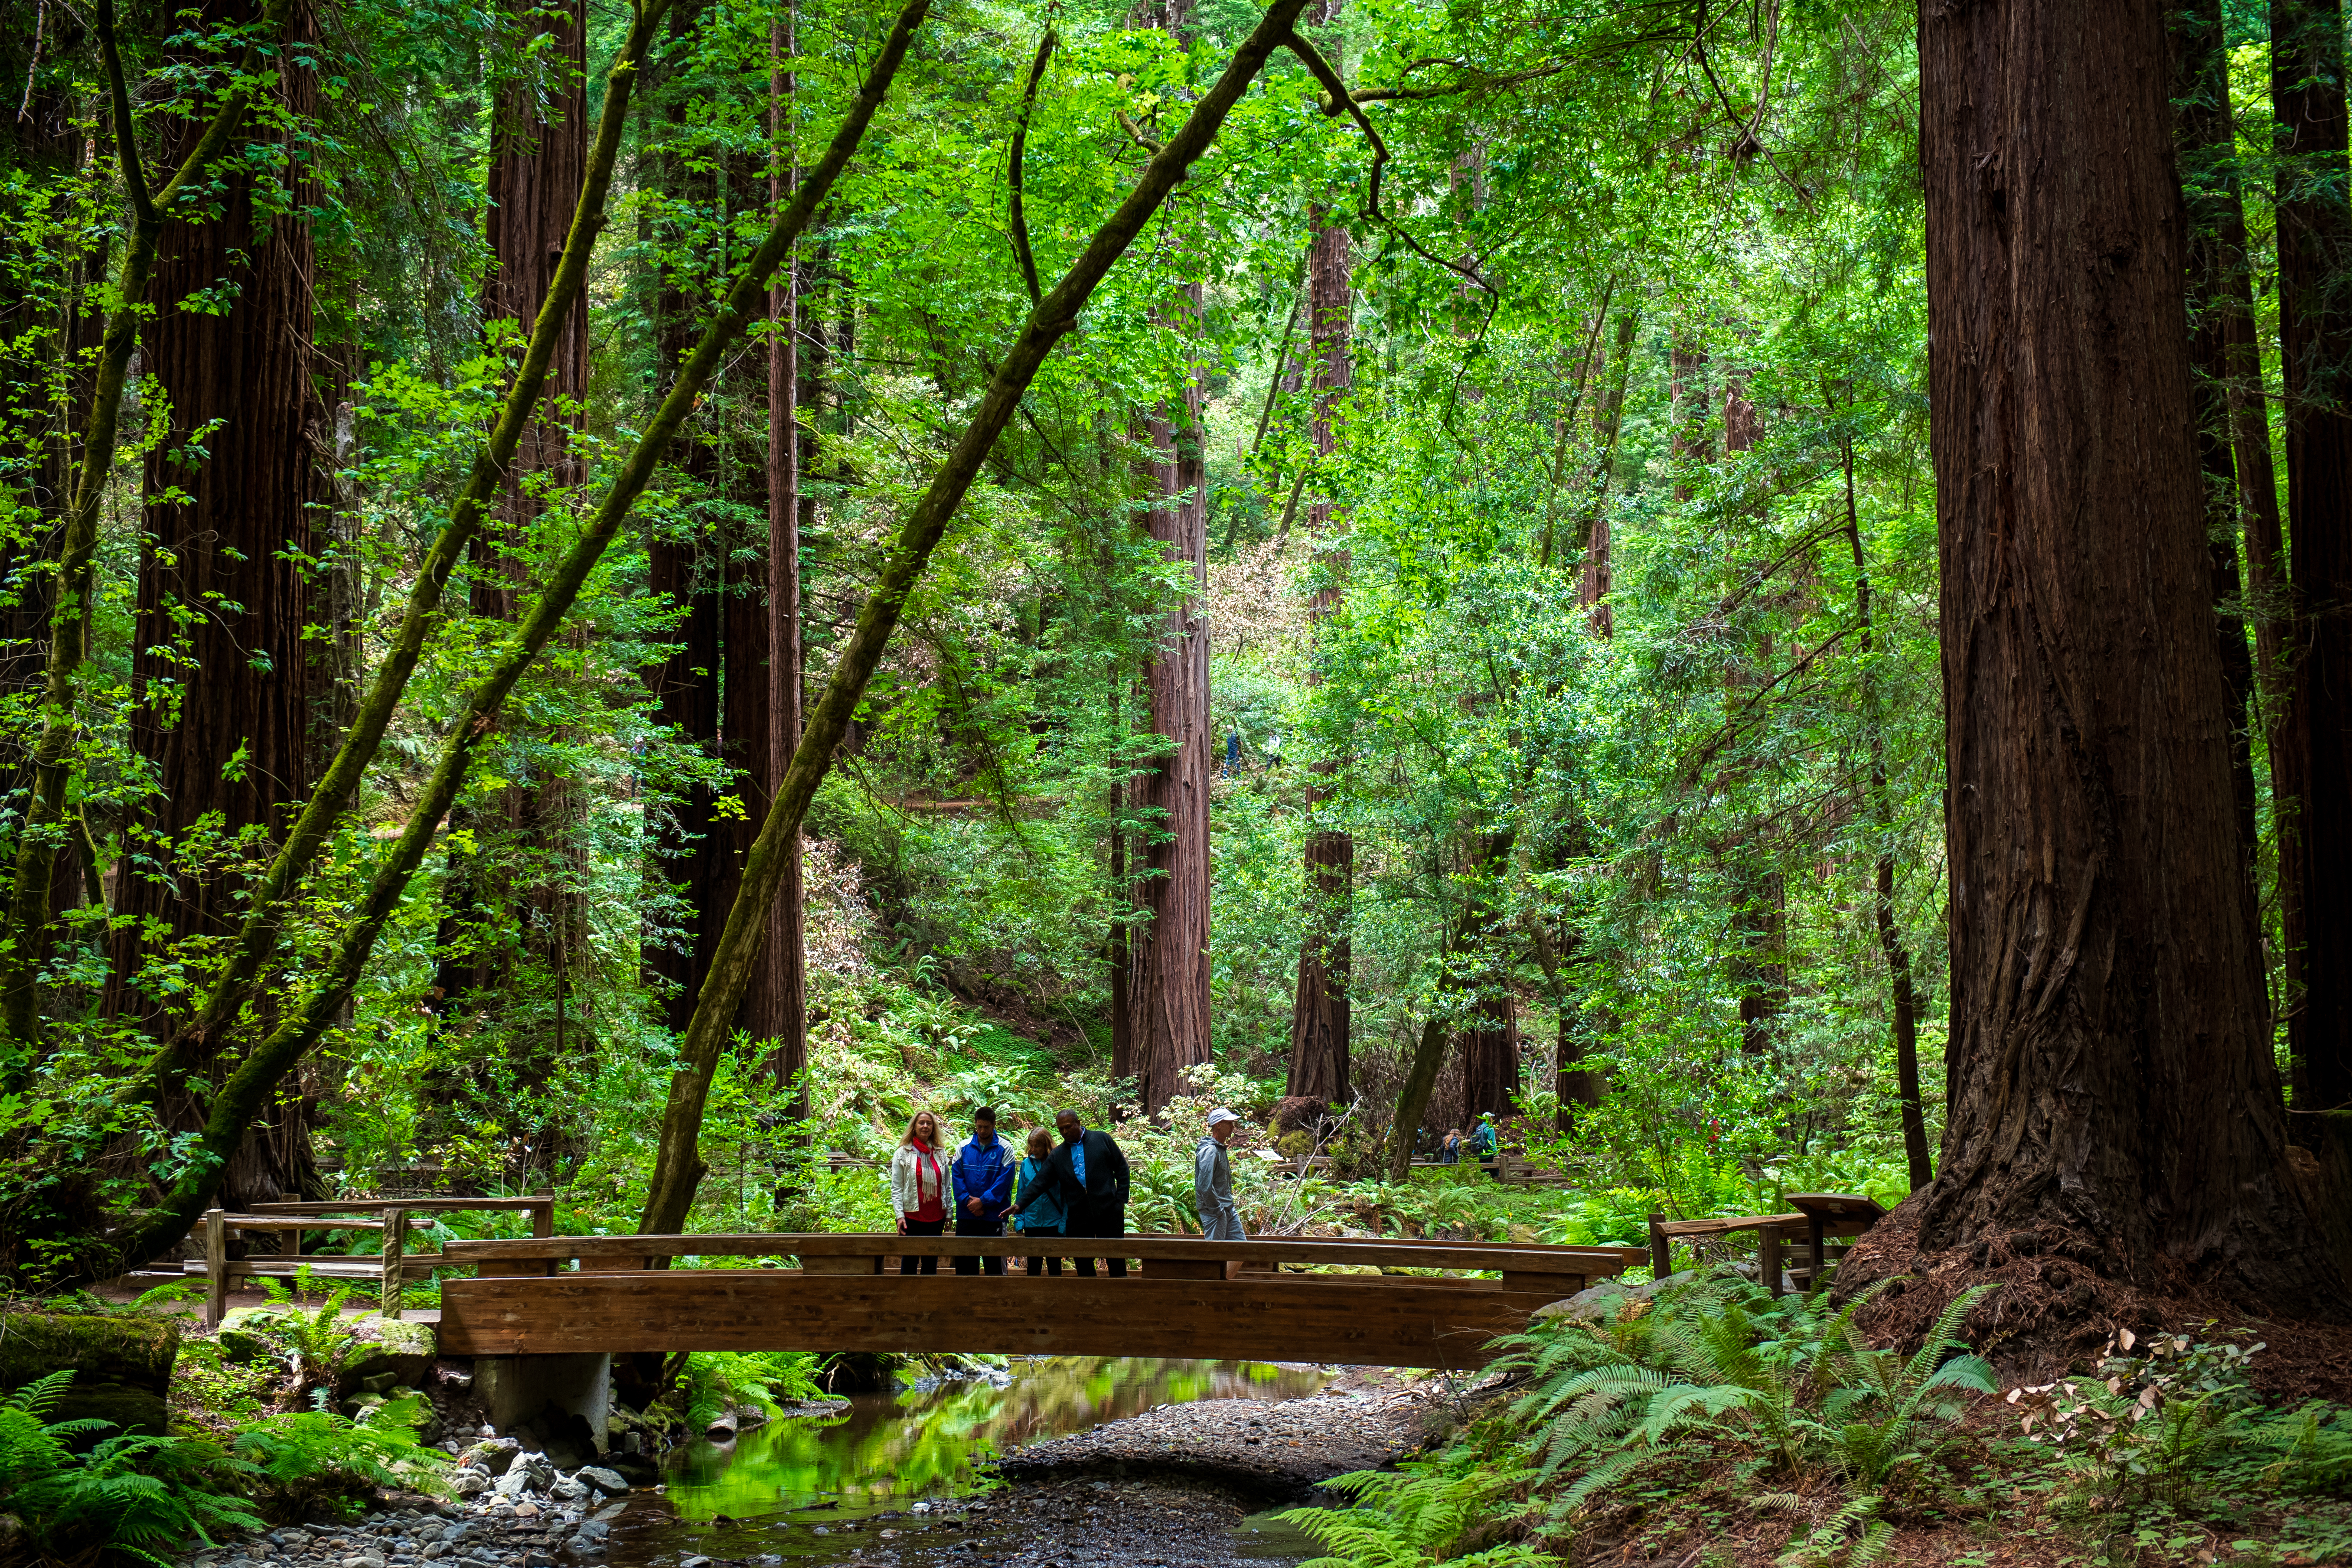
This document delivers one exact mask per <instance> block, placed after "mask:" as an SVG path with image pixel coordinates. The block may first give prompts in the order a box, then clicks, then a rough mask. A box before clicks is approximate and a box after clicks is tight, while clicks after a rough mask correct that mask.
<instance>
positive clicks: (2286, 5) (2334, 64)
mask: <svg viewBox="0 0 2352 1568" xmlns="http://www.w3.org/2000/svg"><path fill="white" fill-rule="evenodd" d="M2271 49H2272V85H2271V93H2272V101H2273V109H2274V111H2275V113H2276V116H2277V120H2278V124H2279V132H2280V138H2281V145H2280V152H2281V154H2282V158H2283V162H2282V164H2281V167H2280V173H2279V187H2280V188H2279V200H2278V205H2277V213H2278V255H2279V335H2280V338H2281V340H2282V345H2283V349H2284V354H2283V358H2284V370H2285V373H2286V393H2287V397H2286V484H2287V519H2286V521H2287V535H2288V539H2289V542H2290V548H2291V550H2292V552H2293V556H2292V561H2291V575H2292V577H2293V579H2294V595H2295V597H2296V599H2297V600H2298V601H2299V604H2298V605H2297V606H2296V608H2297V610H2298V611H2299V613H2298V614H2297V616H2296V617H2295V619H2294V637H2293V640H2292V644H2291V646H2292V647H2294V650H2295V656H2296V657H2295V662H2294V671H2293V696H2292V700H2291V704H2290V709H2289V716H2288V721H2287V734H2286V737H2285V739H2286V750H2287V752H2288V753H2289V754H2290V756H2291V758H2292V760H2293V764H2294V768H2295V769H2296V770H2297V772H2298V773H2299V774H2300V776H2299V777H2297V778H2295V779H2294V781H2292V782H2293V783H2294V784H2296V785H2298V786H2299V795H2298V802H2297V804H2299V805H2300V807H2301V810H2300V812H2299V814H2298V815H2296V816H2294V818H2293V819H2292V823H2291V826H2292V830H2293V831H2292V833H2291V834H2289V833H2287V832H2282V834H2281V841H2282V847H2283V849H2284V852H2285V853H2286V854H2287V855H2290V856H2292V857H2293V858H2292V859H2291V860H2290V861H2289V863H2290V864H2293V865H2294V866H2296V867H2297V868H2298V869H2299V871H2300V873H2301V875H2300V879H2299V880H2300V882H2301V887H2300V889H2299V897H2298V898H2297V899H2296V900H2295V906H2294V912H2295V913H2296V914H2297V915H2298V916H2299V917H2300V919H2301V922H2302V931H2301V933H2300V934H2301V936H2302V942H2301V943H2300V946H2301V948H2302V954H2301V957H2302V979H2303V983H2304V992H2303V998H2302V1006H2301V1009H2300V1011H2299V1013H2297V1014H2294V1015H2290V1017H2291V1020H2292V1021H2291V1023H2290V1026H2289V1037H2290V1044H2291V1048H2292V1051H2293V1054H2294V1060H2295V1065H2296V1068H2297V1073H2296V1079H2297V1083H2296V1095H2295V1109H2296V1110H2299V1111H2303V1112H2305V1113H2306V1115H2305V1117H2303V1118H2302V1119H2301V1125H2300V1126H2299V1127H2298V1129H2297V1131H2298V1133H2299V1135H2302V1136H2304V1137H2305V1138H2306V1140H2307V1141H2309V1142H2312V1143H2314V1144H2315V1146H2321V1147H2326V1144H2327V1142H2328V1140H2326V1137H2325V1133H2326V1131H2327V1129H2329V1128H2330V1127H2331V1126H2336V1127H2340V1126H2341V1125H2342V1123H2341V1122H2340V1121H2330V1120H2328V1119H2326V1118H2324V1117H2322V1116H2320V1115H2319V1114H2317V1113H2318V1112H2322V1111H2326V1110H2336V1109H2341V1108H2344V1107H2347V1106H2352V899H2347V897H2346V896H2345V890H2346V889H2347V888H2352V383H2347V377H2352V277H2347V269H2352V205H2347V201H2346V195H2345V146H2346V142H2347V117H2346V110H2345V97H2344V16H2343V8H2342V6H2341V5H2339V4H2336V0H2276V3H2274V4H2273V6H2272V10H2271ZM2283 816H2284V814H2283ZM2290 940H2292V939H2290ZM2347 1149H2352V1139H2339V1140H2337V1141H2336V1146H2335V1147H2334V1148H2333V1149H2332V1150H2331V1151H2330V1154H2331V1158H2330V1160H2329V1162H2328V1163H2329V1164H2330V1165H2331V1166H2332V1167H2333V1172H2334V1178H2335V1179H2336V1181H2338V1182H2340V1183H2344V1184H2347V1185H2352V1157H2347ZM2341 1200H2342V1190H2341V1189H2340V1188H2339V1191H2338V1194H2337V1199H2336V1202H2337V1203H2338V1204H2340V1203H2341Z"/></svg>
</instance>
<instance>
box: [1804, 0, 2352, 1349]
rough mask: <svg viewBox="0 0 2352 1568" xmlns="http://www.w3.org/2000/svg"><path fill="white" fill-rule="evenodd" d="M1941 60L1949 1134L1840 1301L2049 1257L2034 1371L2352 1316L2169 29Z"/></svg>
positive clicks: (2071, 31)
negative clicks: (2296, 972) (2181, 1290)
mask: <svg viewBox="0 0 2352 1568" xmlns="http://www.w3.org/2000/svg"><path fill="white" fill-rule="evenodd" d="M1919 39H1920V61H1921V101H1922V115H1921V128H1922V129H1921V153H1920V158H1921V163H1922V170H1923V174H1924V184H1925V187H1926V191H1927V284H1928V304H1929V310H1930V319H1931V321H1932V325H1933V338H1932V342H1933V344H1934V347H1933V350H1932V354H1931V359H1930V398H1931V408H1932V423H1931V432H1930V434H1931V446H1932V449H1933V454H1934V460H1935V468H1936V481H1937V525H1938V531H1939V539H1940V544H1941V553H1942V611H1941V628H1942V643H1943V654H1944V681H1945V714H1946V722H1945V734H1946V749H1947V753H1948V768H1949V787H1948V801H1949V805H1948V816H1947V824H1946V834H1947V844H1948V864H1949V866H1950V878H1951V888H1952V892H1951V914H1950V926H1951V987H1952V1008H1951V1027H1950V1046H1949V1054H1948V1084H1949V1087H1948V1108H1949V1109H1948V1121H1947V1126H1946V1130H1945V1134H1944V1146H1943V1158H1942V1161H1941V1169H1940V1170H1939V1171H1938V1173H1937V1178H1936V1181H1935V1183H1934V1184H1933V1185H1931V1186H1930V1187H1929V1188H1928V1189H1927V1191H1926V1192H1925V1193H1922V1194H1916V1195H1915V1196H1914V1197H1913V1198H1911V1199H1910V1200H1908V1202H1907V1203H1906V1208H1912V1209H1914V1210H1915V1211H1916V1232H1914V1234H1915V1235H1916V1254H1917V1255H1914V1254H1913V1252H1912V1251H1911V1250H1910V1249H1908V1248H1906V1247H1904V1246H1903V1245H1902V1242H1901V1240H1900V1239H1899V1238H1901V1237H1904V1236H1905V1235H1906V1232H1912V1231H1913V1227H1910V1226H1902V1225H1895V1226H1886V1227H1883V1228H1882V1230H1881V1231H1880V1232H1878V1233H1875V1234H1874V1237H1865V1238H1864V1243H1863V1244H1862V1245H1861V1246H1859V1247H1857V1248H1856V1251H1855V1253H1854V1255H1853V1259H1851V1260H1850V1261H1849V1263H1848V1264H1847V1266H1846V1267H1845V1268H1843V1269H1842V1270H1841V1271H1840V1274H1839V1279H1838V1289H1839V1290H1840V1292H1841V1293H1842V1294H1845V1295H1851V1294H1853V1292H1854V1291H1855V1290H1856V1289H1858V1288H1860V1287H1862V1286H1864V1285H1866V1284H1868V1283H1870V1282H1871V1281H1873V1280H1874V1279H1882V1278H1885V1277H1887V1276H1889V1275H1892V1274H1896V1273H1904V1272H1913V1273H1916V1274H1920V1275H1923V1276H1926V1275H1927V1268H1931V1267H1932V1266H1933V1262H1934V1261H1938V1260H1940V1259H1939V1258H1938V1256H1937V1255H1944V1256H1948V1257H1949V1258H1952V1259H1953V1260H1954V1261H1958V1262H1960V1263H1961V1264H1962V1267H1960V1268H1952V1269H1949V1270H1948V1271H1946V1272H1945V1273H1943V1274H1940V1275H1934V1276H1927V1277H1928V1278H1931V1279H1934V1280H1935V1281H1936V1282H1935V1283H1933V1284H1930V1285H1927V1287H1925V1288H1924V1289H1921V1288H1915V1289H1913V1290H1912V1291H1911V1292H1909V1293H1908V1294H1906V1296H1905V1297H1904V1298H1902V1299H1901V1302H1900V1304H1899V1309H1889V1310H1901V1311H1902V1313H1903V1314H1904V1316H1905V1317H1906V1319H1911V1320H1913V1321H1917V1315H1918V1313H1919V1312H1921V1311H1924V1310H1932V1308H1933V1307H1934V1306H1935V1305H1936V1302H1937V1299H1939V1298H1941V1297H1943V1296H1945V1295H1947V1294H1948V1293H1949V1292H1950V1291H1951V1290H1952V1289H1957V1288H1958V1285H1959V1284H1961V1283H1964V1282H1965V1281H1966V1279H1967V1278H1968V1277H1969V1275H1970V1274H1971V1272H1972V1271H1973V1270H1974V1269H1975V1268H1984V1267H1987V1266H1990V1267H1994V1268H1999V1267H2000V1266H2002V1265H2005V1264H2007V1263H2008V1262H2009V1261H2010V1260H2011V1259H2012V1258H2014V1257H2015V1256H2016V1255H2017V1254H2018V1252H2020V1251H2021V1250H2023V1248H2021V1247H2020V1246H2019V1244H2018V1242H2017V1240H2016V1238H2017V1237H2020V1236H2021V1235H2025V1236H2028V1237H2029V1238H2030V1239H2031V1241H2032V1246H2034V1247H2038V1248H2039V1250H2040V1251H2042V1253H2043V1254H2045V1255H2053V1256H2050V1257H2049V1258H2048V1260H2047V1261H2046V1262H2044V1263H2042V1264H2041V1265H2040V1266H2038V1269H2037V1273H2038V1278H2039V1279H2040V1282H2041V1283H2042V1285H2043V1286H2044V1287H2045V1289H2044V1291H2043V1292H2042V1293H2040V1295H2039V1298H2038V1299H2039V1301H2041V1302H2043V1303H2048V1304H2049V1305H2048V1306H2047V1307H2040V1306H2033V1305H2029V1304H2028V1303H2027V1301H2026V1299H2025V1298H2024V1297H2021V1296H2020V1297H2015V1300H2016V1302H2017V1305H2015V1306H2009V1305H2007V1304H2006V1300H2005V1299H2007V1298H2010V1297H2011V1296H2012V1294H2013V1293H2011V1292H2004V1293H2002V1295H2000V1296H1996V1297H1994V1298H1992V1299H1991V1300H1990V1301H1989V1302H1988V1304H1987V1306H1986V1307H1985V1308H1984V1309H1983V1310H1984V1311H1985V1312H1986V1313H1987V1314H1989V1315H1990V1316H1991V1317H1992V1318H1993V1319H1994V1321H2003V1319H2004V1316H2006V1318H2007V1323H2006V1326H2007V1327H2008V1328H2010V1329H2011V1331H2014V1332H2016V1333H2018V1334H2019V1335H2020V1336H2021V1338H2020V1340H2019V1343H2021V1344H2031V1343H2036V1342H2038V1343H2041V1344H2043V1345H2046V1346H2049V1347H2052V1348H2058V1347H2061V1346H2064V1345H2067V1344H2070V1343H2075V1342H2090V1341H2095V1339H2096V1338H2097V1337H2098V1336H2100V1335H2103V1334H2104V1333H2105V1325H2104V1323H2103V1322H2097V1321H2095V1322H2092V1323H2088V1324H2086V1323H2084V1321H2083V1320H2084V1318H2088V1317H2091V1316H2093V1311H2092V1309H2093V1307H2094V1306H2095V1301H2096V1298H2097V1296H2098V1294H2099V1290H2100V1287H2099V1285H2098V1283H2097V1282H2096V1281H2097V1279H2104V1280H2105V1281H2107V1282H2110V1283H2112V1282H2116V1281H2123V1282H2128V1283H2129V1284H2130V1285H2132V1286H2134V1287H2137V1288H2142V1289H2149V1288H2158V1287H2177V1286H2178V1285H2179V1284H2182V1283H2185V1282H2189V1281H2200V1282H2203V1283H2205V1284H2207V1285H2208V1286H2209V1287H2210V1288H2213V1289H2217V1290H2219V1291H2221V1292H2223V1293H2227V1294H2231V1295H2234V1296H2237V1297H2239V1298H2240V1299H2242V1300H2248V1301H2250V1302H2251V1301H2253V1300H2267V1301H2269V1302H2272V1303H2277V1302H2280V1301H2283V1300H2294V1301H2296V1302H2298V1303H2299V1304H2304V1303H2307V1304H2308V1305H2307V1308H2306V1310H2311V1311H2315V1312H2335V1313H2340V1312H2341V1311H2342V1310H2343V1301H2342V1291H2343V1279H2342V1276H2341V1275H2340V1274H2338V1273H2337V1272H2336V1270H2335V1269H2333V1268H2331V1267H2330V1266H2329V1263H2328V1261H2327V1259H2326V1258H2325V1257H2324V1256H2323V1254H2322V1253H2321V1251H2320V1248H2319V1246H2318V1237H2317V1236H2316V1235H2315V1227H2314V1226H2313V1223H2312V1220H2311V1216H2310V1215H2309V1213H2308V1211H2307V1210H2306V1208H2305V1203H2304V1200H2303V1197H2302V1195H2301V1194H2300V1193H2299V1191H2298V1190H2297V1187H2296V1185H2295V1184H2294V1181H2293V1180H2292V1179H2291V1177H2290V1175H2289V1172H2288V1168H2287V1165H2286V1163H2285V1147H2286V1140H2285V1124H2284V1115H2283V1107H2282V1105H2281V1103H2280V1098H2279V1085H2278V1080H2277V1075H2276V1072H2275V1070H2274V1068H2273V1058H2272V1055H2271V1047H2270V1042H2269V1040H2268V1038H2267V1037H2266V1034H2265V1031H2264V1026H2263V1025H2264V1009H2263V995H2262V975H2261V968H2260V955H2259V952H2258V951H2257V947H2256V937H2255V932H2254V931H2252V930H2251V929H2250V928H2249V926H2248V924H2247V921H2246V918H2245V912H2244V911H2245V904H2244V900H2242V898H2240V897H2239V888H2240V886H2241V880H2240V876H2241V872H2240V866H2239V861H2238V854H2237V826H2236V820H2235V816H2234V812H2233V807H2232V797H2231V783H2230V727H2229V721H2228V714H2227V711H2226V701H2227V692H2226V690H2225V688H2224V685H2223V682H2222V678H2221V666H2220V658H2219V657H2218V655H2217V653H2216V651H2215V647H2214V637H2213V629H2212V605H2211V602H2210V564H2209V563H2208V560H2207V557H2206V551H2205V541H2204V507H2203V503H2202V497H2201V494H2200V485H2199V481H2198V472H2197V459H2196V452H2195V448H2194V446H2193V443H2192V441H2191V439H2190V431H2191V425H2190V395H2189V343H2188V332H2187V330H2186V325H2185V317H2184V300H2183V296H2182V282H2181V279H2182V272H2183V264H2184V261H2185V254H2184V233H2183V230H2184V223H2183V214H2182V208H2181V202H2180V194H2179V184H2178V182H2177V180H2176V179H2175V177H2174V173H2173V167H2172V159H2171V154H2170V148H2171V142H2170V135H2169V132H2170V125H2169V120H2170V109H2169V105H2168V102H2167V99H2166V84H2167V71H2166V68H2165V65H2166V60H2165V43H2166V40H2165V14H2164V10H2163V7H2162V6H2160V5H2156V4H2152V3H2151V0H2126V3H2124V4H2118V5H2105V6H2080V5H2062V4H2057V3H2055V0H1992V3H1989V4H1984V5H1976V6H1971V7H1967V8H1957V9H1956V8H1948V7H1945V6H1941V5H1922V7H1921V11H1920V24H1919ZM1979 1239H1981V1240H1982V1242H1983V1244H1984V1247H1983V1249H1982V1250H1980V1251H1977V1252H1975V1253H1974V1255H1973V1256H1972V1257H1971V1255H1970V1248H1971V1246H1972V1244H1975V1243H1977V1242H1979ZM2062 1260H2063V1261H2062ZM2084 1269H2087V1270H2088V1271H2089V1274H2090V1275H2091V1276H2093V1277H2095V1278H2094V1279H2085V1278H2084V1274H2083V1272H2082V1270H2084ZM2076 1284H2080V1285H2083V1286H2084V1287H2085V1288H2084V1289H2082V1290H2081V1291H2079V1292H2078V1291H2076V1290H2075V1289H2074V1285H2076ZM2061 1285H2064V1286H2065V1287H2066V1292H2067V1293H2066V1294H2065V1295H2063V1296H2061V1295H2058V1294H2057V1293H2056V1290H2055V1289H2052V1288H2054V1287H2058V1286H2061ZM2060 1303H2064V1304H2063V1305H2061V1304H2060ZM2042 1312H2047V1313H2049V1314H2051V1315H2049V1316H2041V1317H2037V1314H2038V1313H2042Z"/></svg>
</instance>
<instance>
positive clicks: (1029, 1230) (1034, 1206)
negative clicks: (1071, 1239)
mask: <svg viewBox="0 0 2352 1568" xmlns="http://www.w3.org/2000/svg"><path fill="white" fill-rule="evenodd" d="M1053 1164H1054V1135H1053V1134H1052V1133H1051V1132H1048V1131H1045V1129H1044V1128H1042V1127H1033V1128H1031V1129H1030V1130H1029V1152H1028V1153H1027V1154H1025V1155H1024V1156H1023V1158H1022V1161H1021V1173H1020V1184H1019V1185H1018V1186H1017V1187H1016V1188H1015V1189H1014V1191H1013V1229H1014V1230H1017V1231H1019V1232H1020V1233H1021V1234H1022V1235H1024V1236H1027V1237H1039V1236H1064V1235H1066V1234H1068V1233H1067V1232H1066V1231H1065V1230H1064V1229H1063V1228H1062V1222H1063V1219H1064V1217H1065V1216H1064V1215H1063V1213H1062V1194H1061V1193H1060V1192H1059V1191H1058V1190H1057V1189H1056V1187H1055V1182H1054V1172H1053ZM1040 1263H1043V1264H1045V1272H1046V1273H1048V1274H1059V1273H1060V1272H1061V1271H1062V1260H1061V1259H1060V1258H1031V1259H1030V1260H1029V1272H1030V1273H1032V1274H1034V1273H1036V1272H1037V1265H1038V1264H1040Z"/></svg>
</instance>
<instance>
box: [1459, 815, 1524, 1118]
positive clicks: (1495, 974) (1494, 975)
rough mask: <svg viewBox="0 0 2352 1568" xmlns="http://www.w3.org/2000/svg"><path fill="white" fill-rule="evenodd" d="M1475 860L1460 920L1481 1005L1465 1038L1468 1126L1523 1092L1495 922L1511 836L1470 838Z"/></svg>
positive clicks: (1513, 1002)
mask: <svg viewBox="0 0 2352 1568" xmlns="http://www.w3.org/2000/svg"><path fill="white" fill-rule="evenodd" d="M1468 842H1469V844H1470V845H1471V847H1472V849H1471V853H1472V854H1473V856H1474V857H1475V861H1476V863H1475V866H1474V867H1473V868H1472V873H1473V880H1472V883H1471V889H1472V890H1471V895H1470V899H1471V901H1470V905H1469V907H1468V908H1467V909H1466V910H1464V912H1463V916H1462V939H1461V942H1459V943H1458V946H1459V948H1460V950H1461V951H1462V952H1464V953H1465V954H1475V957H1476V959H1477V961H1478V963H1480V965H1481V969H1482V973H1480V975H1479V983H1478V1000H1477V1002H1476V1003H1475V1005H1473V1007H1472V1009H1471V1014H1470V1016H1471V1019H1472V1020H1473V1021H1472V1023H1471V1024H1470V1026H1469V1027H1467V1028H1466V1029H1465V1030H1464V1031H1463V1032H1462V1115H1463V1118H1464V1120H1465V1123H1466V1122H1468V1121H1475V1120H1476V1118H1477V1117H1478V1116H1480V1115H1481V1114H1482V1113H1483V1114H1486V1115H1491V1116H1494V1117H1496V1118H1497V1119H1500V1118H1502V1117H1505V1116H1507V1115H1509V1114H1510V1113H1511V1097H1512V1096H1513V1095H1515V1094H1517V1092H1518V1091H1519V1025H1518V1007H1517V999H1516V998H1515V997H1514V996H1513V995H1512V994H1511V989H1510V984H1509V981H1508V976H1507V971H1506V968H1505V965H1504V963H1503V959H1502V954H1501V953H1500V952H1498V951H1497V948H1496V944H1497V942H1500V941H1501V940H1502V938H1503V937H1504V935H1505V933H1504V931H1503V930H1502V928H1501V926H1500V925H1499V924H1498V922H1497V921H1496V899H1497V898H1498V897H1499V889H1497V888H1496V879H1497V878H1498V877H1499V876H1500V875H1501V873H1502V871H1503V869H1504V868H1505V866H1506V865H1507V863H1508V862H1509V860H1510V856H1511V835H1510V834H1509V833H1508V832H1503V833H1488V834H1476V835H1473V836H1471V837H1469V840H1468Z"/></svg>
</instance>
